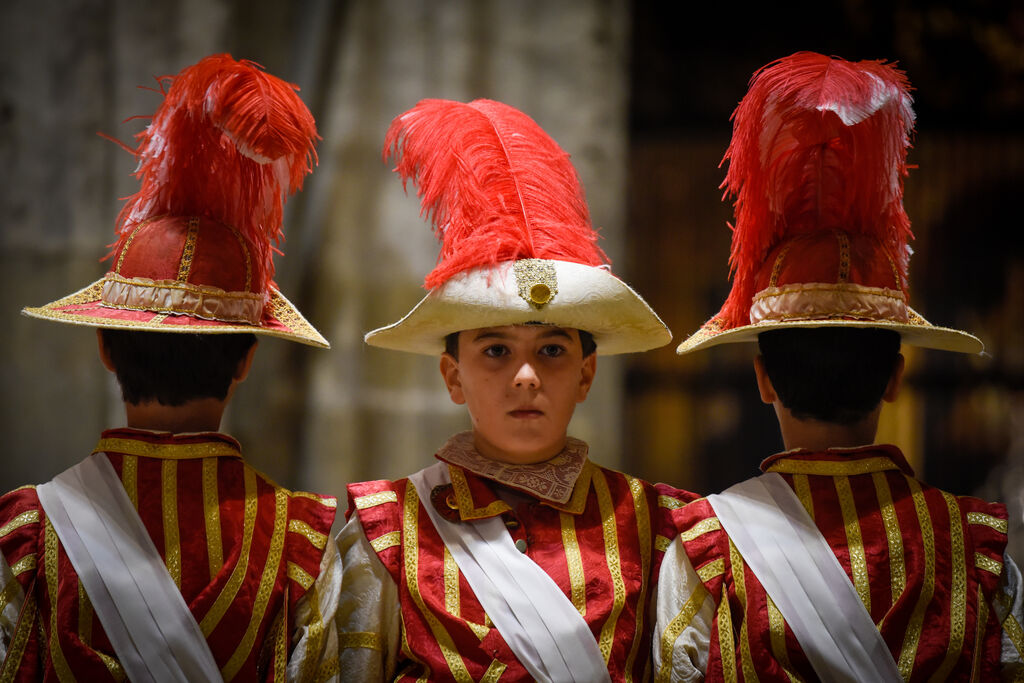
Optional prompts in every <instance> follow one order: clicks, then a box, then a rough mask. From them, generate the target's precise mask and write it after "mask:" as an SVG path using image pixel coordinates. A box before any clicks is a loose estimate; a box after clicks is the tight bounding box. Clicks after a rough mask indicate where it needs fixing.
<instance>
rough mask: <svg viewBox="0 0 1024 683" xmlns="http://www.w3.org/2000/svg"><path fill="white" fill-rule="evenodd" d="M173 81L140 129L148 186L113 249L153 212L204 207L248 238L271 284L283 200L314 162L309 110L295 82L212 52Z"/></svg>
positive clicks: (259, 276)
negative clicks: (144, 126)
mask: <svg viewBox="0 0 1024 683" xmlns="http://www.w3.org/2000/svg"><path fill="white" fill-rule="evenodd" d="M161 80H165V79H161ZM170 80H171V85H170V88H169V89H166V90H165V91H164V94H165V97H164V101H163V103H162V104H161V105H160V107H159V108H158V109H157V111H156V113H155V114H154V115H153V118H152V121H151V122H150V124H149V126H148V127H147V128H146V130H144V131H143V132H142V133H140V134H139V135H138V136H137V138H138V140H139V145H138V147H137V148H136V149H135V150H134V153H135V155H136V156H137V157H138V159H139V167H138V170H137V171H136V176H137V177H138V178H139V179H140V180H141V181H142V186H141V188H140V189H139V191H138V192H137V193H136V194H134V195H132V196H131V197H129V198H128V201H127V203H126V204H125V206H124V207H123V208H122V210H121V213H120V215H119V216H118V232H119V234H120V240H119V242H118V243H117V245H115V251H116V250H117V249H118V248H120V245H121V244H122V243H123V242H124V241H125V240H126V239H127V238H128V236H129V235H130V234H131V231H132V229H133V228H134V227H135V226H136V225H138V224H139V223H140V222H142V221H144V220H146V219H148V218H152V217H155V216H161V215H178V216H206V217H208V218H210V219H213V220H215V221H218V222H220V223H223V224H225V225H229V226H232V227H234V228H236V229H237V230H238V231H239V232H240V233H241V234H242V235H243V236H244V237H245V238H246V240H247V241H248V242H249V243H250V246H251V248H252V250H253V252H254V255H255V257H256V258H255V263H254V266H255V268H254V280H255V282H256V283H258V284H266V283H269V282H270V280H271V278H272V277H273V273H274V264H273V253H272V252H273V251H274V247H273V246H272V245H271V242H272V241H273V242H275V243H276V242H277V241H279V240H280V238H281V222H282V219H283V211H284V203H285V200H286V198H287V196H288V195H289V194H291V193H293V192H296V191H297V190H299V189H300V188H301V187H302V181H303V178H304V177H305V175H306V174H307V173H309V172H310V171H312V168H313V165H314V164H315V163H316V150H315V142H316V140H317V139H318V136H317V133H316V124H315V123H314V121H313V116H312V115H311V114H310V113H309V110H308V109H307V108H306V105H305V104H303V102H302V100H301V99H299V96H298V95H297V94H296V91H297V90H298V88H297V87H296V86H294V85H291V84H289V83H286V82H284V81H282V80H280V79H279V78H276V77H275V76H272V75H270V74H268V73H266V72H264V71H263V70H262V67H260V66H259V65H257V64H255V63H253V62H250V61H247V60H242V61H236V60H234V59H232V58H231V57H230V56H229V55H213V56H210V57H206V58H205V59H203V60H201V61H200V62H198V63H197V64H195V65H193V66H190V67H188V68H186V69H183V70H182V71H181V72H180V73H179V74H178V75H177V76H174V77H173V78H171V79H170Z"/></svg>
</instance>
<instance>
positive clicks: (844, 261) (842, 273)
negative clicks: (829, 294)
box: [833, 230, 850, 283]
mask: <svg viewBox="0 0 1024 683" xmlns="http://www.w3.org/2000/svg"><path fill="white" fill-rule="evenodd" d="M833 234H834V235H835V236H836V242H838V243H839V277H838V278H837V279H836V282H840V283H843V282H848V281H849V280H850V237H849V236H848V235H847V234H846V233H845V232H843V231H842V230H836V231H835V232H834V233H833Z"/></svg>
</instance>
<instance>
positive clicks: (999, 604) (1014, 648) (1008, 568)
mask: <svg viewBox="0 0 1024 683" xmlns="http://www.w3.org/2000/svg"><path fill="white" fill-rule="evenodd" d="M1021 589H1022V587H1021V576H1020V569H1018V568H1017V565H1016V564H1014V562H1013V560H1012V559H1010V556H1009V555H1006V554H1004V555H1003V574H1002V579H1001V581H1000V585H999V591H998V593H997V594H996V599H995V601H994V602H995V605H994V606H995V611H996V616H997V617H998V619H999V623H1000V624H1002V626H1003V638H1002V648H1001V652H1000V662H1001V664H1002V669H1003V671H1002V673H1003V680H1006V681H1024V629H1022V628H1021V625H1022V624H1024V594H1022V592H1021Z"/></svg>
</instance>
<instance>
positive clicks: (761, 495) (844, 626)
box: [707, 472, 903, 683]
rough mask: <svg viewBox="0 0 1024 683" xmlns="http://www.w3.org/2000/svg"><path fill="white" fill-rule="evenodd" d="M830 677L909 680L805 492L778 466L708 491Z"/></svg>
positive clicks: (818, 668)
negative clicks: (802, 500) (802, 499)
mask: <svg viewBox="0 0 1024 683" xmlns="http://www.w3.org/2000/svg"><path fill="white" fill-rule="evenodd" d="M707 498H708V502H709V503H710V504H711V507H712V508H713V509H714V511H715V514H716V515H717V516H718V520H719V521H720V522H721V523H722V528H723V529H724V530H725V532H726V533H727V534H728V535H729V538H730V539H732V541H733V543H734V544H735V545H736V549H737V550H739V552H740V555H742V556H743V560H744V561H745V562H746V563H747V566H748V567H749V568H750V570H751V571H752V572H753V573H754V575H755V576H757V578H758V579H759V580H760V581H761V585H763V586H764V589H765V591H767V592H768V595H770V596H771V598H772V600H773V601H774V602H775V605H776V606H777V607H778V608H779V611H780V612H781V613H782V616H783V617H784V618H785V620H786V622H787V623H788V624H789V625H790V627H791V628H792V629H793V634H794V635H796V639H797V640H798V641H799V642H800V645H801V647H802V648H803V651H804V654H806V655H807V659H808V660H809V661H810V663H811V666H813V667H814V671H815V673H817V674H818V677H819V678H821V679H822V680H823V681H850V682H851V683H857V682H859V681H880V682H890V681H891V682H893V683H895V682H897V681H902V680H903V677H902V676H900V673H899V670H898V669H897V668H896V662H895V661H893V658H892V653H890V652H889V648H888V647H887V646H886V644H885V641H884V640H883V639H882V634H881V633H879V632H878V628H877V627H876V626H875V624H874V622H872V621H871V615H870V614H868V611H867V610H866V609H864V603H863V602H861V600H860V598H859V597H858V595H857V592H856V590H855V589H854V586H853V584H852V583H851V582H850V578H849V577H848V576H847V575H846V572H845V571H844V570H843V568H842V566H841V565H840V564H839V560H838V559H836V556H835V553H833V552H832V549H831V548H830V547H829V545H828V543H827V542H826V541H825V538H824V537H823V536H822V535H821V532H820V531H818V528H817V527H816V526H815V525H814V521H813V520H812V519H811V518H810V516H809V515H808V514H807V511H806V510H805V509H804V507H803V505H802V504H801V503H800V499H799V498H797V497H796V494H795V493H793V490H792V489H790V488H789V486H788V485H787V484H786V482H785V480H783V478H782V477H780V476H779V475H778V474H775V473H771V472H770V473H767V474H763V475H761V476H760V477H754V478H753V479H748V480H747V481H744V482H741V483H739V484H736V485H735V486H731V487H730V488H728V489H726V490H725V491H723V492H722V493H721V494H718V495H710V496H708V497H707Z"/></svg>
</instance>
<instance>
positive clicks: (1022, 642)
mask: <svg viewBox="0 0 1024 683" xmlns="http://www.w3.org/2000/svg"><path fill="white" fill-rule="evenodd" d="M978 590H979V591H980V590H981V588H979V589H978ZM1003 633H1005V634H1006V636H1007V638H1009V639H1010V642H1011V643H1013V647H1014V649H1016V650H1017V656H1018V657H1024V628H1021V625H1020V622H1019V621H1017V617H1015V616H1013V615H1012V614H1008V615H1007V616H1006V620H1005V621H1003ZM978 642H979V643H980V642H981V641H980V640H979V641H978ZM978 649H981V646H980V645H979V647H978Z"/></svg>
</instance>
